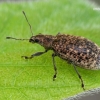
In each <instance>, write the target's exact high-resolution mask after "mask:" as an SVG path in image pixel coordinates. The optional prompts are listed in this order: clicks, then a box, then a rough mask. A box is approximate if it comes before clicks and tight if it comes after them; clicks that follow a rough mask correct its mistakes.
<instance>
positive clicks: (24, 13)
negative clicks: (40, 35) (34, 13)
mask: <svg viewBox="0 0 100 100" xmlns="http://www.w3.org/2000/svg"><path fill="white" fill-rule="evenodd" d="M22 12H23V14H24V16H25V18H26V21H27V23H28V25H29V27H30V30H31V33H32V36H33V32H32V27H31V24H30V23H29V21H28V19H27V17H26V14H25V12H24V11H22Z"/></svg>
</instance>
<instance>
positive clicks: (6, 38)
mask: <svg viewBox="0 0 100 100" xmlns="http://www.w3.org/2000/svg"><path fill="white" fill-rule="evenodd" d="M6 39H14V40H29V39H17V38H13V37H6Z"/></svg>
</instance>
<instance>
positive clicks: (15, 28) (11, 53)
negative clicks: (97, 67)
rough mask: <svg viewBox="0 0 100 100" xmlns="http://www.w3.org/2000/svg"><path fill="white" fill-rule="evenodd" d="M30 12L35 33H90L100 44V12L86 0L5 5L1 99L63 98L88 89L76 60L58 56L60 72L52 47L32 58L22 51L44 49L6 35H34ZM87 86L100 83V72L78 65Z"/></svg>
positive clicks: (0, 30) (1, 13) (0, 25)
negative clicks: (54, 66)
mask: <svg viewBox="0 0 100 100" xmlns="http://www.w3.org/2000/svg"><path fill="white" fill-rule="evenodd" d="M23 10H24V11H25V13H26V15H27V17H28V20H29V22H30V24H31V25H32V29H33V32H34V35H36V34H38V33H43V34H51V35H56V34H57V33H58V32H61V33H65V34H73V35H76V36H77V35H78V36H83V37H86V38H88V39H90V40H92V41H94V42H95V43H97V44H98V45H100V12H99V11H94V10H93V6H91V5H90V4H89V3H87V2H84V1H83V0H75V1H73V0H59V1H58V0H46V1H39V2H29V3H11V4H10V3H8V4H7V3H1V4H0V100H61V99H63V98H67V97H69V96H72V95H75V94H77V93H80V92H83V90H82V88H81V82H80V80H79V78H78V77H77V74H76V73H75V71H74V68H73V66H72V65H70V64H67V63H66V62H65V61H63V60H62V59H60V58H58V57H56V65H57V68H58V75H57V79H56V81H52V77H53V74H54V70H53V64H52V57H51V54H52V51H49V52H48V53H46V54H44V55H42V56H39V57H35V58H34V59H31V60H25V59H22V58H21V56H23V55H27V56H30V55H31V54H33V53H35V52H37V51H44V49H43V47H41V46H39V45H38V44H31V43H29V42H28V41H15V40H6V39H5V38H6V36H12V37H16V38H30V37H31V32H30V29H29V26H28V24H27V22H26V20H25V18H24V15H23V14H22V11H23ZM77 69H78V71H79V72H80V74H81V76H82V78H83V80H84V83H85V88H86V90H89V89H93V88H97V87H100V71H91V70H86V69H81V68H77Z"/></svg>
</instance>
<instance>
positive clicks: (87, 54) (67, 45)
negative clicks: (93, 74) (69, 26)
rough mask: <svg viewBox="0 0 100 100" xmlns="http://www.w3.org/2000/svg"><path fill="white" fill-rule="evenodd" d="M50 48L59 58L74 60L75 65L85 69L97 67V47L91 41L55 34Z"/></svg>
mask: <svg viewBox="0 0 100 100" xmlns="http://www.w3.org/2000/svg"><path fill="white" fill-rule="evenodd" d="M52 48H53V50H54V52H55V53H56V55H58V56H59V57H60V58H62V59H64V60H66V61H68V62H74V64H75V65H77V66H80V67H83V68H86V69H99V68H100V67H99V66H98V63H97V61H98V59H99V62H100V56H99V58H97V57H98V53H99V52H100V50H99V47H98V46H97V45H96V44H95V43H93V42H92V41H90V40H88V39H86V38H83V37H78V36H73V35H57V38H56V39H55V40H54V41H53V42H52Z"/></svg>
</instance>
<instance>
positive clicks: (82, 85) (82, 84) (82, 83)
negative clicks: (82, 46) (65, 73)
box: [73, 64, 85, 91]
mask: <svg viewBox="0 0 100 100" xmlns="http://www.w3.org/2000/svg"><path fill="white" fill-rule="evenodd" d="M73 66H74V69H75V71H76V73H77V75H78V77H79V79H80V80H81V87H82V88H83V90H84V91H85V88H84V82H83V79H82V77H81V75H80V74H79V72H78V70H77V68H76V65H75V64H73Z"/></svg>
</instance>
